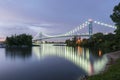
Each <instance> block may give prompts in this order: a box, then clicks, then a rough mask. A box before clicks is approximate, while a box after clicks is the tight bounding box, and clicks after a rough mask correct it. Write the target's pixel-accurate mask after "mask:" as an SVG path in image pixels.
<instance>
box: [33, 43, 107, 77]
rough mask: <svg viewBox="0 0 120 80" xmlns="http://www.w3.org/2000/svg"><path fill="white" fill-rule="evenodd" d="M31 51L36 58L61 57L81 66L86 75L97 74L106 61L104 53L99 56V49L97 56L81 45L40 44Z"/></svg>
mask: <svg viewBox="0 0 120 80" xmlns="http://www.w3.org/2000/svg"><path fill="white" fill-rule="evenodd" d="M33 53H34V54H35V55H36V56H37V58H38V59H42V58H44V57H46V56H51V55H53V56H59V57H63V58H65V59H67V60H69V61H70V62H72V63H74V64H75V65H76V66H78V67H80V68H82V69H83V70H84V71H85V72H86V73H87V74H88V75H93V74H97V73H99V72H100V71H102V70H104V68H105V65H106V64H107V62H108V58H107V56H106V55H103V56H101V51H99V54H98V55H99V56H101V57H97V56H95V55H93V54H92V53H91V51H90V50H89V49H85V48H81V47H77V48H73V47H67V46H53V44H41V46H40V47H33ZM62 65H64V64H62Z"/></svg>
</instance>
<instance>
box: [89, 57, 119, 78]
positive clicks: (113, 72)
mask: <svg viewBox="0 0 120 80" xmlns="http://www.w3.org/2000/svg"><path fill="white" fill-rule="evenodd" d="M88 80H120V59H118V60H117V61H115V63H113V64H112V65H111V66H110V67H109V69H108V70H107V71H106V72H104V73H101V74H98V75H94V76H90V77H89V78H88Z"/></svg>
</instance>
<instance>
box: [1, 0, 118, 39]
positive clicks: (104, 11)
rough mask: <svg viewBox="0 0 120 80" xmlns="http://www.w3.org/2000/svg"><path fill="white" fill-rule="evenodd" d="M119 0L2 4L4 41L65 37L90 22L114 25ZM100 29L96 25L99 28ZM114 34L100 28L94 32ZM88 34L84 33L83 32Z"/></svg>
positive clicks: (34, 0) (7, 0)
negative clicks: (22, 37)
mask: <svg viewBox="0 0 120 80" xmlns="http://www.w3.org/2000/svg"><path fill="white" fill-rule="evenodd" d="M119 2H120V1H119V0H0V37H5V36H10V35H11V34H20V33H29V34H32V35H35V34H37V32H44V33H47V34H51V35H53V34H59V33H65V32H67V31H69V30H71V29H74V28H75V27H76V26H78V25H80V24H81V23H83V22H85V21H86V20H88V19H89V18H92V19H93V20H97V21H101V22H105V23H108V24H112V25H113V22H112V21H111V19H110V17H109V16H110V14H112V12H113V7H114V6H115V5H117V4H118V3H119ZM95 26H96V25H95ZM96 27H98V26H96ZM99 30H101V31H104V32H106V31H111V32H112V31H113V30H112V29H110V28H104V29H103V27H101V26H100V27H98V28H94V31H99ZM82 31H84V30H82Z"/></svg>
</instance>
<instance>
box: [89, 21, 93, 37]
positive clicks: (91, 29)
mask: <svg viewBox="0 0 120 80" xmlns="http://www.w3.org/2000/svg"><path fill="white" fill-rule="evenodd" d="M92 23H93V21H92V19H89V35H90V36H91V35H92V33H93V25H92Z"/></svg>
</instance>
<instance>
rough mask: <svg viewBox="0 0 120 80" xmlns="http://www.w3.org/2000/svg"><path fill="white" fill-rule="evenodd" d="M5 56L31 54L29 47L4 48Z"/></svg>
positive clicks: (23, 56)
mask: <svg viewBox="0 0 120 80" xmlns="http://www.w3.org/2000/svg"><path fill="white" fill-rule="evenodd" d="M5 53H6V57H7V58H11V59H15V58H24V59H25V58H28V57H31V55H32V49H31V48H5Z"/></svg>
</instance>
